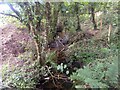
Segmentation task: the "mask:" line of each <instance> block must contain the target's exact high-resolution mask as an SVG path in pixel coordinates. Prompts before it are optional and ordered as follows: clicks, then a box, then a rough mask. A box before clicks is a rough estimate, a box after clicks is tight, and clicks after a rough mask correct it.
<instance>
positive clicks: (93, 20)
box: [91, 4, 97, 30]
mask: <svg viewBox="0 0 120 90" xmlns="http://www.w3.org/2000/svg"><path fill="white" fill-rule="evenodd" d="M91 16H92V22H93V26H94V30H97V24H96V22H95V9H94V7H93V5H92V4H91Z"/></svg>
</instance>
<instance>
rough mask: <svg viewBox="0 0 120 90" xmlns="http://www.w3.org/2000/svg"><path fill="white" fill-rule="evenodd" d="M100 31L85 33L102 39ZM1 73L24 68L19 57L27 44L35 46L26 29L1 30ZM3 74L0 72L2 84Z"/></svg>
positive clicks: (5, 27) (10, 28)
mask: <svg viewBox="0 0 120 90" xmlns="http://www.w3.org/2000/svg"><path fill="white" fill-rule="evenodd" d="M98 33H99V32H98V31H95V32H94V31H88V32H85V34H86V36H85V37H83V38H86V37H89V35H92V36H95V37H100V36H99V34H98ZM0 42H1V43H0V58H1V59H0V71H3V70H4V67H2V66H5V65H7V66H8V70H10V71H11V70H12V68H13V66H14V67H15V66H22V65H23V64H24V62H23V60H20V58H18V56H19V55H20V54H24V53H25V52H26V51H27V50H25V48H28V47H27V44H29V46H32V45H33V40H32V38H31V37H30V34H29V33H28V32H27V30H26V29H21V28H18V27H16V26H15V25H13V24H8V25H6V26H4V27H2V28H0ZM1 74H2V72H0V84H1V83H2V75H1Z"/></svg>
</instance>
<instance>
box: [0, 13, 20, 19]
mask: <svg viewBox="0 0 120 90" xmlns="http://www.w3.org/2000/svg"><path fill="white" fill-rule="evenodd" d="M0 14H2V15H6V16H11V17H15V18H17V19H19V17H17V16H15V15H12V14H7V13H1V12H0ZM19 20H20V19H19Z"/></svg>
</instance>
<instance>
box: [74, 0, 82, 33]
mask: <svg viewBox="0 0 120 90" xmlns="http://www.w3.org/2000/svg"><path fill="white" fill-rule="evenodd" d="M75 9H76V17H77V29H76V31H82V29H81V25H80V18H79V7H78V2H75Z"/></svg>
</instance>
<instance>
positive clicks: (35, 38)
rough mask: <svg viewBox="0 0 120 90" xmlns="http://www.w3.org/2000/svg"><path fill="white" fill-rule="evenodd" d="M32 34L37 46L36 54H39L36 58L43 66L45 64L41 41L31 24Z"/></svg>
mask: <svg viewBox="0 0 120 90" xmlns="http://www.w3.org/2000/svg"><path fill="white" fill-rule="evenodd" d="M30 32H31V34H32V37H33V40H34V44H35V47H36V53H37V55H36V58H37V60H38V61H39V62H40V65H43V63H44V62H43V58H42V56H41V46H40V43H39V40H38V38H37V34H36V33H35V30H34V28H33V26H32V24H31V23H30Z"/></svg>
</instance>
